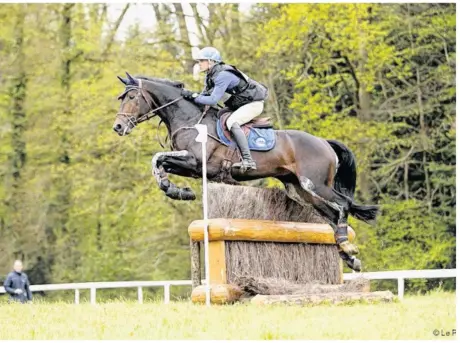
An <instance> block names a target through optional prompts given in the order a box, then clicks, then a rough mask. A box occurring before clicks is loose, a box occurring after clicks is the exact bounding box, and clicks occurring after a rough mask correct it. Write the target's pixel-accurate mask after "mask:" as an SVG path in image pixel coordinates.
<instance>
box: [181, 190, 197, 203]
mask: <svg viewBox="0 0 460 343" xmlns="http://www.w3.org/2000/svg"><path fill="white" fill-rule="evenodd" d="M195 199H196V196H195V193H193V191H192V190H191V188H189V187H185V188H183V189H182V190H181V191H180V200H187V201H192V200H195Z"/></svg>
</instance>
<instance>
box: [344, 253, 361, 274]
mask: <svg viewBox="0 0 460 343" xmlns="http://www.w3.org/2000/svg"><path fill="white" fill-rule="evenodd" d="M345 262H346V263H347V266H348V267H350V268H351V269H353V270H354V271H355V272H360V271H361V267H362V265H361V260H360V259H359V258H356V257H354V256H351V257H350V258H349V259H346V260H345Z"/></svg>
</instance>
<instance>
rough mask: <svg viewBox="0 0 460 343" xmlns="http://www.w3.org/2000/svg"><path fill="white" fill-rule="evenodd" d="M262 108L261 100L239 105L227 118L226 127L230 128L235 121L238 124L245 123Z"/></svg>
mask: <svg viewBox="0 0 460 343" xmlns="http://www.w3.org/2000/svg"><path fill="white" fill-rule="evenodd" d="M263 110H264V102H263V101H254V102H251V103H249V104H246V105H244V106H241V107H240V108H239V109H237V110H236V111H235V112H233V113H232V114H231V115H230V117H229V118H228V119H227V128H228V129H229V130H231V129H232V125H233V124H234V123H237V124H238V125H240V126H241V125H243V124H246V123H247V122H250V121H251V120H252V119H254V118H255V117H257V116H258V115H260V114H261V113H262V111H263Z"/></svg>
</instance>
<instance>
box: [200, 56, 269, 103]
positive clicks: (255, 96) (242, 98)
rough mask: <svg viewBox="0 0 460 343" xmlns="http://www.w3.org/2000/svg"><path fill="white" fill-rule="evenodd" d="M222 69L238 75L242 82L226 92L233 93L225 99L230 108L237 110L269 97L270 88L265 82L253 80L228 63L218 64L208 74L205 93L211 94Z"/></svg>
mask: <svg viewBox="0 0 460 343" xmlns="http://www.w3.org/2000/svg"><path fill="white" fill-rule="evenodd" d="M222 71H228V72H231V73H232V74H234V75H236V76H237V77H238V78H239V79H240V82H239V84H238V85H237V86H236V87H234V88H233V89H231V90H227V91H226V92H227V93H229V94H231V96H230V98H229V99H228V100H227V101H225V103H224V104H225V106H227V107H228V108H229V109H230V110H232V111H235V110H237V109H238V108H240V107H241V106H244V105H246V104H249V103H251V102H253V101H262V100H266V99H267V98H268V88H267V87H265V86H264V85H263V84H261V83H259V82H257V81H255V80H252V79H251V78H249V77H248V76H247V75H245V74H244V73H243V72H241V71H240V70H238V69H237V68H236V67H235V66H232V65H227V64H223V63H221V64H216V65H215V66H214V67H212V69H211V70H210V71H209V72H208V74H207V75H206V88H205V90H204V93H205V94H207V95H210V94H211V93H212V91H213V89H214V85H215V79H216V77H217V75H218V74H219V73H220V72H222Z"/></svg>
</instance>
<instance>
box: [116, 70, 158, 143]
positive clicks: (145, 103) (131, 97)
mask: <svg viewBox="0 0 460 343" xmlns="http://www.w3.org/2000/svg"><path fill="white" fill-rule="evenodd" d="M126 76H127V77H128V78H127V79H124V78H122V77H120V76H117V77H118V79H119V80H120V81H121V82H122V83H123V84H124V85H125V87H126V88H125V90H124V92H123V93H122V94H121V95H120V96H119V97H118V100H121V104H120V109H119V111H118V113H117V118H116V119H115V123H114V124H113V130H114V131H115V132H116V133H118V134H119V135H120V136H124V135H128V134H129V133H130V132H131V131H132V130H133V128H134V127H135V126H136V125H137V124H138V123H139V119H140V118H141V117H142V116H143V115H144V114H146V113H148V112H149V111H150V110H151V108H152V105H153V103H154V101H153V99H152V97H151V96H150V95H149V94H148V93H147V92H146V91H145V90H143V89H142V84H141V83H140V80H138V79H135V78H133V77H132V76H131V75H129V74H128V73H126Z"/></svg>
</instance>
